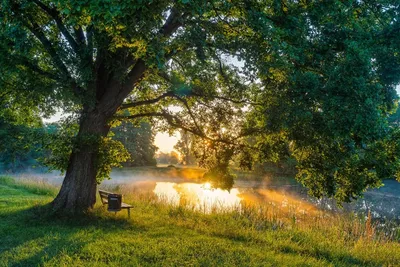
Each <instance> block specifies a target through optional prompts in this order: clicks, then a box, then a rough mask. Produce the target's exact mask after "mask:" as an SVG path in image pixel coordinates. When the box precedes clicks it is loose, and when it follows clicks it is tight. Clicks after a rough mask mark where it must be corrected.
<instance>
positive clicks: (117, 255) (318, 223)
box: [0, 177, 400, 267]
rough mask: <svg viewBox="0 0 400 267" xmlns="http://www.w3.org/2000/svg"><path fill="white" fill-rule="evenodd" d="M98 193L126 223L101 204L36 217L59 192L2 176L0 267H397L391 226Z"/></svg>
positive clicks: (294, 210) (265, 208) (276, 209)
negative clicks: (115, 198) (68, 214)
mask: <svg viewBox="0 0 400 267" xmlns="http://www.w3.org/2000/svg"><path fill="white" fill-rule="evenodd" d="M9 187H13V188H16V189H15V190H14V189H12V190H10V188H9ZM49 188H51V189H50V190H48V189H49ZM103 189H106V190H108V191H112V192H119V193H122V194H123V195H124V198H123V201H124V202H126V203H129V204H132V205H133V206H134V208H133V210H132V215H131V218H128V217H127V215H126V212H119V213H118V214H115V213H109V212H107V210H106V209H104V208H102V207H101V204H100V201H98V204H97V205H96V206H95V207H94V209H93V210H92V212H90V213H89V214H88V215H89V216H86V217H85V216H80V217H79V218H73V219H68V218H57V217H55V218H54V217H48V218H49V219H46V218H47V217H46V216H44V217H46V218H42V216H43V214H42V213H43V211H45V209H43V208H42V206H41V205H45V204H46V203H48V202H49V201H51V197H45V196H35V195H34V194H31V192H36V193H38V194H41V195H43V194H44V195H48V193H49V192H50V193H51V192H53V193H54V192H56V191H57V190H58V189H57V188H56V187H53V186H51V185H46V183H45V182H44V181H39V182H37V181H36V182H34V181H32V180H31V181H29V179H12V178H11V177H1V178H0V204H1V205H0V218H1V220H0V234H2V237H1V241H3V242H0V266H3V265H4V266H39V265H44V266H188V265H190V266H217V265H219V266H318V267H319V266H400V253H399V251H400V244H399V241H400V238H399V237H400V236H399V234H400V232H399V230H398V224H395V222H393V224H392V225H391V226H390V227H392V228H393V229H395V230H391V232H385V230H384V229H383V228H382V227H380V225H379V223H378V222H377V221H374V220H373V219H372V218H371V216H370V215H369V216H368V215H367V216H357V215H355V214H345V215H340V214H335V213H330V212H325V211H322V210H318V209H316V210H313V211H312V212H311V211H310V212H308V213H305V212H302V211H301V209H299V208H298V207H296V204H293V205H292V204H291V203H287V205H286V207H285V208H282V207H281V206H279V205H275V204H274V203H272V202H271V203H265V204H263V205H246V204H245V203H242V204H241V205H238V206H236V207H233V208H231V209H225V210H223V209H219V208H215V209H199V208H198V207H197V206H195V205H193V204H192V203H187V202H179V204H178V205H173V204H171V203H170V202H168V201H167V199H165V198H163V197H157V196H156V195H154V194H152V193H151V192H143V191H139V190H137V189H135V188H133V187H129V186H126V187H124V186H121V185H120V186H114V187H113V186H107V187H105V186H103ZM13 194H14V195H13ZM23 197H27V198H33V199H34V202H32V201H31V202H27V201H24V202H23V203H22V204H21V203H20V202H18V200H19V198H23ZM40 218H42V219H41V221H40V222H37V220H40ZM33 222H34V223H33ZM2 264H3V265H2Z"/></svg>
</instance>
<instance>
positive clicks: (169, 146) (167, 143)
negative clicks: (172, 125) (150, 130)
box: [154, 132, 179, 153]
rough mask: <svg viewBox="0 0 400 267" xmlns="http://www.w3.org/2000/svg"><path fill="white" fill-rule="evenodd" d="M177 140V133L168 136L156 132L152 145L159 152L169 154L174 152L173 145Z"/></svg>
mask: <svg viewBox="0 0 400 267" xmlns="http://www.w3.org/2000/svg"><path fill="white" fill-rule="evenodd" d="M178 140H179V133H175V134H174V135H172V136H169V134H168V133H162V132H158V133H157V134H156V137H155V140H154V144H155V145H156V146H157V147H158V151H159V152H164V153H169V152H171V151H172V150H174V145H176V143H177V142H178Z"/></svg>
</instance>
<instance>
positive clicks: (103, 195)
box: [99, 190, 114, 205]
mask: <svg viewBox="0 0 400 267" xmlns="http://www.w3.org/2000/svg"><path fill="white" fill-rule="evenodd" d="M109 194H114V193H111V192H107V191H104V190H99V195H100V199H101V203H103V205H104V204H107V203H108V195H109Z"/></svg>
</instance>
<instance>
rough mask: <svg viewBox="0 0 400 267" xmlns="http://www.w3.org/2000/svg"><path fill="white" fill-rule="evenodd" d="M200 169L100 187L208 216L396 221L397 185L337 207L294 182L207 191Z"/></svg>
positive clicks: (127, 176)
mask: <svg viewBox="0 0 400 267" xmlns="http://www.w3.org/2000/svg"><path fill="white" fill-rule="evenodd" d="M203 172H204V170H201V169H196V168H167V167H164V168H156V167H143V168H124V169H115V170H113V171H112V173H111V178H112V179H111V180H104V181H103V182H102V183H101V185H100V187H102V186H106V187H109V186H119V187H120V188H124V187H129V188H133V189H134V190H135V191H136V192H147V193H149V192H150V193H154V194H155V195H156V196H157V197H158V198H160V199H162V200H165V201H168V202H170V203H172V204H175V205H179V204H182V203H185V204H189V205H192V206H193V207H194V208H195V209H199V210H204V211H205V212H209V211H210V210H211V209H214V210H215V209H233V208H240V206H241V205H243V204H244V205H248V204H257V205H258V204H270V205H273V206H275V207H277V208H279V209H283V210H292V211H293V210H294V211H296V212H300V213H304V214H308V213H312V212H315V211H316V210H320V209H324V210H331V211H334V212H348V211H357V212H362V213H367V212H368V211H370V212H371V214H372V216H373V217H375V218H387V219H397V220H400V183H399V182H397V181H395V180H384V184H385V185H384V186H383V187H381V188H379V189H373V190H369V191H367V192H366V193H365V196H364V198H361V199H359V200H357V201H354V202H352V203H350V204H348V203H345V204H344V207H343V209H339V208H338V207H337V205H336V204H335V202H334V201H333V200H331V199H322V200H317V199H315V198H311V197H309V196H308V195H307V189H306V188H304V187H302V186H301V185H299V184H298V183H296V182H295V181H294V179H289V178H271V177H267V176H266V177H262V178H261V177H258V178H257V179H248V178H246V179H242V178H241V177H240V176H238V179H237V180H236V181H235V185H234V187H233V188H232V189H231V190H229V191H227V190H221V189H215V188H209V186H208V185H206V181H204V180H202V174H203ZM12 176H15V177H17V178H18V177H23V178H28V179H37V180H41V181H45V182H48V183H50V184H54V185H61V183H62V181H63V178H64V176H63V175H61V174H60V173H59V172H50V173H39V172H35V171H30V172H24V173H19V174H16V175H14V174H12Z"/></svg>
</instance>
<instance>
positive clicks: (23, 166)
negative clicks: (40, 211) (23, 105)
mask: <svg viewBox="0 0 400 267" xmlns="http://www.w3.org/2000/svg"><path fill="white" fill-rule="evenodd" d="M63 127H64V126H63V125H62V124H59V123H49V124H43V123H41V121H40V118H38V120H36V122H35V124H32V125H31V126H27V125H24V124H19V123H18V122H17V121H16V120H14V119H11V118H10V117H8V118H4V117H1V116H0V171H3V172H12V173H15V172H19V171H26V170H27V169H35V170H39V171H44V170H46V169H47V168H46V165H47V163H49V161H57V160H59V158H60V157H61V156H60V155H58V153H59V152H58V148H57V147H60V146H65V142H63V139H65V135H68V134H69V135H73V134H74V130H73V129H69V130H66V129H64V128H63ZM66 132H69V133H66ZM71 132H72V133H71ZM112 133H113V134H111V135H113V136H112V139H114V140H116V141H120V142H121V143H122V144H123V146H124V147H125V149H126V150H127V152H128V153H129V155H130V158H129V159H128V160H127V161H126V162H124V163H123V166H125V167H133V166H155V165H156V164H157V162H156V159H155V152H156V150H157V147H156V146H155V145H154V131H153V129H152V127H151V125H150V124H149V123H147V122H142V123H140V124H139V125H133V124H132V123H130V122H123V123H121V124H120V125H119V126H116V127H114V128H113V129H112ZM51 139H58V140H59V142H55V144H56V145H54V146H48V144H49V143H50V140H51ZM51 163H52V164H53V163H54V162H51Z"/></svg>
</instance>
